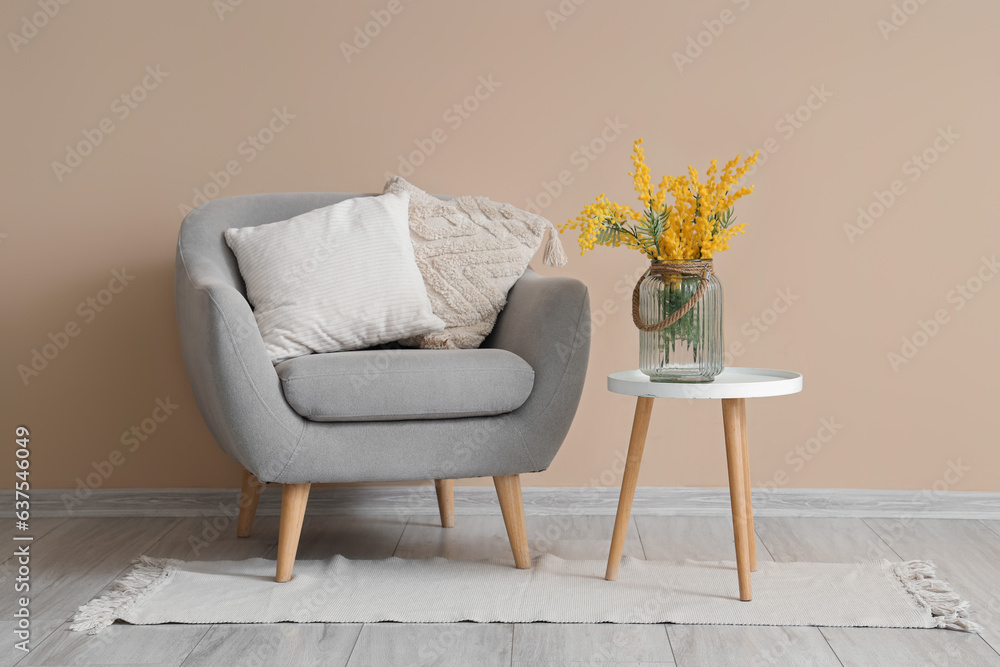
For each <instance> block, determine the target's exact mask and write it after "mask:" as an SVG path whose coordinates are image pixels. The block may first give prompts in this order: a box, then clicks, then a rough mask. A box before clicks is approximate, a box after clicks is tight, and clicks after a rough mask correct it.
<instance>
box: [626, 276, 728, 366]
mask: <svg viewBox="0 0 1000 667" xmlns="http://www.w3.org/2000/svg"><path fill="white" fill-rule="evenodd" d="M706 261H709V262H710V261H711V260H685V261H680V262H670V264H688V263H689V262H690V264H689V266H691V267H692V268H694V267H697V266H700V265H703V264H704V262H706ZM657 264H658V263H657V262H654V263H653V267H652V268H653V272H652V273H650V274H647V275H646V276H645V277H644V278H643V279H642V282H641V284H640V285H639V315H640V319H641V320H642V322H643V323H644V324H655V323H657V322H662V321H663V320H665V319H666V318H667V317H669V316H670V314H671V313H673V312H675V311H677V310H679V309H680V308H681V307H682V306H683V305H684V304H685V303H687V302H688V300H689V299H691V297H693V296H694V294H695V292H697V291H698V286H699V285H700V284H701V281H702V278H701V276H700V275H686V274H669V273H668V274H666V275H663V274H659V273H656V269H657ZM724 366H725V359H724V347H723V341H722V283H720V282H719V280H718V278H716V277H715V273H714V272H712V273H711V274H710V275H709V278H708V287H707V289H706V290H705V293H704V294H703V295H702V297H701V299H699V300H698V302H697V303H696V304H695V305H694V307H693V308H691V310H689V311H688V312H687V313H685V314H684V315H683V316H682V317H681V318H680V319H679V320H677V321H676V322H674V323H673V324H671V325H670V326H668V327H666V328H665V329H663V330H661V331H640V332H639V370H641V371H642V372H643V373H645V374H646V375H648V376H649V379H650V380H652V381H653V382H710V381H711V380H712V379H714V378H715V376H716V375H718V374H719V373H721V372H722V369H723V367H724Z"/></svg>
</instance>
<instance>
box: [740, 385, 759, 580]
mask: <svg viewBox="0 0 1000 667" xmlns="http://www.w3.org/2000/svg"><path fill="white" fill-rule="evenodd" d="M739 401H740V427H741V430H742V432H743V437H742V444H743V489H744V491H745V495H746V498H747V533H749V541H750V571H751V572H756V571H757V538H756V537H755V534H754V530H753V498H752V496H751V495H750V441H749V440H748V439H747V402H746V400H745V399H742V398H741V399H739Z"/></svg>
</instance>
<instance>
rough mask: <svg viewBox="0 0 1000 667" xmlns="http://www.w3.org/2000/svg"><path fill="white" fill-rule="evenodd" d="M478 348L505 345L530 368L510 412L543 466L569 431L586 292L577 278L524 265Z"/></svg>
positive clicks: (586, 338)
mask: <svg viewBox="0 0 1000 667" xmlns="http://www.w3.org/2000/svg"><path fill="white" fill-rule="evenodd" d="M483 347H495V348H500V349H504V350H508V351H510V352H513V353H514V354H516V355H518V356H519V357H521V358H522V359H524V360H525V361H527V362H528V363H529V364H530V365H531V367H532V368H533V369H534V371H535V386H534V388H533V389H532V392H531V395H530V396H529V397H528V400H527V401H525V403H524V405H522V406H521V407H520V408H518V409H517V410H515V411H514V413H512V415H511V416H512V417H513V418H514V419H516V420H517V422H518V428H519V430H520V432H521V433H522V435H523V436H524V438H525V440H526V442H527V444H528V447H529V450H530V451H531V454H532V458H533V459H534V460H535V462H536V463H537V464H538V466H539V468H538V469H539V470H544V469H545V468H546V467H548V465H549V463H551V462H552V459H553V458H554V457H555V454H556V452H557V451H558V450H559V447H560V445H561V444H562V441H563V439H564V438H565V437H566V433H567V431H569V427H570V424H571V423H572V421H573V417H574V415H575V414H576V409H577V406H578V405H579V403H580V395H581V393H582V391H583V381H584V379H585V377H586V374H587V362H588V360H589V356H590V297H589V295H588V292H587V287H586V286H585V285H584V284H583V283H581V282H580V281H578V280H575V279H573V278H563V277H542V276H540V275H538V274H537V273H535V272H534V271H532V270H531V269H528V270H527V271H525V273H524V275H523V276H521V278H520V279H519V280H518V281H517V283H515V285H514V287H513V288H511V290H510V293H509V294H508V295H507V305H506V307H505V308H504V309H503V310H502V311H501V312H500V316H499V317H498V318H497V323H496V326H495V327H494V328H493V332H492V333H491V334H490V335H489V337H488V338H487V339H486V341H484V343H483Z"/></svg>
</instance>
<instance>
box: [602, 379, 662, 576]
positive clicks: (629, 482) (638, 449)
mask: <svg viewBox="0 0 1000 667" xmlns="http://www.w3.org/2000/svg"><path fill="white" fill-rule="evenodd" d="M652 410H653V399H652V398H650V397H648V396H640V397H639V398H638V400H636V402H635V417H634V418H633V419H632V437H631V438H630V439H629V441H628V456H627V457H626V458H625V474H624V475H623V476H622V491H621V495H619V496H618V514H617V515H616V516H615V532H614V535H613V536H612V537H611V554H610V555H609V556H608V569H607V572H605V574H604V578H605V579H607V580H608V581H615V580H616V579H618V566H619V565H621V560H622V550H623V549H624V548H625V533H626V532H627V531H628V521H629V516H631V514H632V499H633V498H634V497H635V485H636V482H637V481H638V479H639V466H640V464H641V463H642V450H643V448H644V447H645V446H646V432H647V431H648V430H649V415H650V413H651V412H652Z"/></svg>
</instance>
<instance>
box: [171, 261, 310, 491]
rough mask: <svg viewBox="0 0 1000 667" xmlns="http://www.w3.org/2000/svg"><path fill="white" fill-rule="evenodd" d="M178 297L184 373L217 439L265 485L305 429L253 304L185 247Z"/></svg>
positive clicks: (176, 282)
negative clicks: (189, 258)
mask: <svg viewBox="0 0 1000 667" xmlns="http://www.w3.org/2000/svg"><path fill="white" fill-rule="evenodd" d="M174 296H175V301H176V303H175V306H176V309H177V324H178V328H179V331H180V339H181V348H182V349H183V352H184V365H185V367H186V368H187V373H188V378H189V379H190V382H191V388H192V391H193V392H194V396H195V402H196V403H197V404H198V408H199V410H200V411H201V414H202V416H203V417H204V418H205V422H206V423H207V424H208V427H209V429H210V430H211V432H212V435H213V436H215V439H216V441H217V442H218V443H219V446H220V447H222V449H223V450H224V451H225V452H226V453H228V454H229V455H230V456H232V457H233V458H234V459H236V460H237V461H238V462H239V463H240V464H242V465H243V466H244V467H245V468H247V469H248V470H250V471H251V472H252V473H254V474H255V475H257V476H258V477H259V478H260V479H261V480H262V481H270V480H273V479H275V478H276V477H277V476H278V474H279V473H280V472H281V470H282V469H283V468H284V467H285V464H286V463H287V462H288V460H289V459H290V458H291V456H292V453H293V452H294V448H295V446H296V444H297V442H298V440H299V438H300V437H301V434H302V431H303V429H304V423H303V420H302V419H301V417H299V416H298V415H297V414H296V413H295V412H294V411H293V410H292V409H291V408H290V407H289V406H288V404H287V402H286V401H285V400H284V395H283V394H282V391H281V384H280V381H279V379H278V375H277V373H276V372H275V370H274V366H273V364H272V363H271V360H270V358H269V357H268V355H267V350H266V349H265V347H264V341H263V339H262V338H261V335H260V330H259V329H258V328H257V323H256V321H255V320H254V316H253V311H252V309H251V308H250V304H249V303H248V302H247V300H246V298H245V297H244V296H243V294H242V293H241V292H240V291H239V290H238V289H237V288H236V287H235V286H233V285H232V284H231V283H230V282H229V281H228V280H226V279H225V277H224V276H223V275H222V274H221V272H216V271H215V270H213V268H211V267H209V266H208V265H206V264H205V263H196V264H194V265H193V266H190V265H188V264H186V263H185V257H184V247H183V243H181V244H178V247H177V260H176V270H175V272H174Z"/></svg>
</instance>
